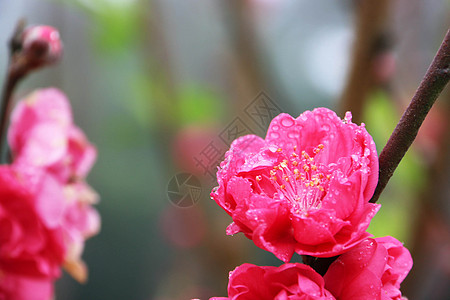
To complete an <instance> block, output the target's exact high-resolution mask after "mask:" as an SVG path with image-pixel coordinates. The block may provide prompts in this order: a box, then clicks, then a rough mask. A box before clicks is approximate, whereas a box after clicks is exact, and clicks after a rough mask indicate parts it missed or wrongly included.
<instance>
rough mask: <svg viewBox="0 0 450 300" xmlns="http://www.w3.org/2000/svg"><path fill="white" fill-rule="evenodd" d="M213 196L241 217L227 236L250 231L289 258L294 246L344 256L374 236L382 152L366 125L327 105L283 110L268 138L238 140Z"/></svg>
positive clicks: (297, 249) (257, 240) (313, 252)
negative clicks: (375, 196)
mask: <svg viewBox="0 0 450 300" xmlns="http://www.w3.org/2000/svg"><path fill="white" fill-rule="evenodd" d="M217 180H218V183H219V186H218V188H215V189H214V190H213V192H212V193H211V197H212V198H213V199H214V200H215V201H216V202H217V203H218V204H219V205H220V206H221V207H222V208H223V209H224V210H225V211H226V212H227V213H228V214H229V215H230V216H231V217H232V218H233V221H234V222H233V223H231V224H230V226H229V227H228V228H227V234H235V233H238V232H243V233H244V234H245V235H246V236H247V237H248V238H250V239H252V240H253V241H254V243H255V244H256V245H257V246H258V247H260V248H262V249H265V250H267V251H270V252H272V253H273V254H275V255H276V256H277V257H278V258H279V259H281V260H283V261H284V262H287V261H289V260H290V259H291V257H292V255H293V253H294V252H297V253H298V254H302V255H312V256H316V257H331V256H335V255H338V254H341V253H343V252H345V251H347V250H348V249H350V248H351V247H353V246H355V245H356V244H358V243H359V242H360V241H361V240H363V239H365V238H367V237H368V236H369V234H368V233H367V232H366V229H367V227H368V226H369V223H370V220H371V219H372V217H373V216H374V215H375V214H376V212H377V211H378V209H379V205H378V204H372V203H369V199H370V198H371V196H372V194H373V192H374V189H375V186H376V184H377V181H378V156H377V152H376V148H375V144H374V142H373V140H372V137H371V136H370V135H369V134H368V133H367V131H366V129H365V128H364V125H362V126H357V125H356V124H354V123H352V122H351V114H350V113H347V115H346V117H345V119H344V120H341V119H340V118H339V117H337V116H336V114H335V113H334V112H333V111H331V110H329V109H326V108H317V109H315V110H313V111H306V112H304V113H303V114H301V115H300V116H299V117H298V118H296V119H294V118H293V117H291V116H290V115H288V114H280V115H279V116H277V117H276V118H274V119H273V121H272V122H271V124H270V127H269V129H268V132H267V136H266V138H265V139H262V138H260V137H258V136H254V135H247V136H243V137H240V138H238V139H236V140H235V141H234V142H233V143H232V145H231V148H230V150H229V151H228V152H227V153H226V155H225V160H224V161H223V162H222V163H221V165H220V169H219V171H218V172H217Z"/></svg>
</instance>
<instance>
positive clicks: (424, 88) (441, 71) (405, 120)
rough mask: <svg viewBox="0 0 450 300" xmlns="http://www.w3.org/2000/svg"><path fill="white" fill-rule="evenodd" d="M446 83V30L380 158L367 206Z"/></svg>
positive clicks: (449, 57)
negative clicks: (373, 189)
mask: <svg viewBox="0 0 450 300" xmlns="http://www.w3.org/2000/svg"><path fill="white" fill-rule="evenodd" d="M449 80H450V30H449V31H447V34H446V35H445V38H444V40H443V42H442V44H441V46H440V47H439V50H438V52H437V53H436V56H435V57H434V59H433V62H432V63H431V65H430V67H429V68H428V70H427V72H426V74H425V76H424V78H423V79H422V82H421V83H420V85H419V87H418V89H417V90H416V93H415V94H414V96H413V98H412V100H411V103H410V104H409V106H408V108H407V109H406V111H405V113H404V114H403V116H402V118H401V119H400V121H399V123H398V124H397V127H395V129H394V132H393V133H392V135H391V137H390V138H389V140H388V142H387V144H386V146H385V147H384V149H383V151H382V152H381V154H380V158H379V164H380V173H379V179H378V185H377V187H376V189H375V193H374V195H373V196H372V199H371V200H370V202H372V203H375V202H376V201H377V200H378V198H379V197H380V194H381V192H382V191H383V190H384V188H385V187H386V185H387V183H388V181H389V179H390V178H391V176H392V174H393V173H394V171H395V169H396V168H397V166H398V164H399V163H400V161H401V160H402V158H403V156H404V155H405V153H406V151H407V150H408V148H409V147H410V146H411V144H412V142H413V141H414V139H415V138H416V136H417V132H418V131H419V128H420V126H421V125H422V122H423V121H424V119H425V117H426V116H427V114H428V112H429V111H430V109H431V107H432V106H433V104H434V102H435V101H436V99H437V97H438V96H439V94H440V93H441V92H442V90H443V89H444V87H445V86H446V85H447V83H448V81H449Z"/></svg>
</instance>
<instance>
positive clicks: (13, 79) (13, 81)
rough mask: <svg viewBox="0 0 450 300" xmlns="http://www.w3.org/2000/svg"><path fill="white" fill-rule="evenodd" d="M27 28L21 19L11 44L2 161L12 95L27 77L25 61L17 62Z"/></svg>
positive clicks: (0, 128)
mask: <svg viewBox="0 0 450 300" xmlns="http://www.w3.org/2000/svg"><path fill="white" fill-rule="evenodd" d="M24 28H25V20H24V19H21V20H20V21H19V22H18V23H17V26H16V29H15V30H14V34H13V35H12V37H11V39H10V42H9V53H10V63H9V66H8V72H7V74H6V82H5V85H4V86H3V91H2V97H1V102H2V104H1V108H0V160H1V158H2V153H3V148H4V141H5V140H6V138H5V132H6V127H7V123H8V116H9V111H10V106H11V100H12V93H13V91H14V88H15V87H16V85H17V83H18V82H19V81H20V80H21V79H22V78H23V77H24V76H25V74H26V72H27V70H26V69H25V66H24V64H23V63H22V62H23V60H19V61H18V62H17V59H15V58H16V53H17V52H20V50H21V47H22V44H21V42H20V37H21V35H22V32H23V29H24Z"/></svg>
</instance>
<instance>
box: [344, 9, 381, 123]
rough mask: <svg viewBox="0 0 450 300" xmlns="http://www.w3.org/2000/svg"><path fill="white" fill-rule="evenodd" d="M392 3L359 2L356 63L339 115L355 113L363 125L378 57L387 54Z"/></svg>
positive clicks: (350, 70)
mask: <svg viewBox="0 0 450 300" xmlns="http://www.w3.org/2000/svg"><path fill="white" fill-rule="evenodd" d="M389 4H390V1H389V0H380V1H371V0H361V1H357V3H356V6H357V7H356V13H357V15H356V24H355V26H356V33H355V41H354V45H353V53H352V61H351V63H350V69H349V73H348V78H347V81H346V85H345V87H344V90H343V92H342V96H341V100H340V107H339V113H340V115H344V114H345V112H346V111H351V112H352V114H353V122H355V123H361V121H362V120H361V118H362V114H363V111H364V103H365V102H366V99H367V96H368V95H369V93H370V92H371V91H372V90H373V88H374V87H375V85H376V80H375V78H374V73H373V62H374V58H375V57H376V56H377V55H378V54H379V53H380V51H383V50H384V49H383V47H384V45H383V44H384V40H385V39H386V18H387V15H388V11H389Z"/></svg>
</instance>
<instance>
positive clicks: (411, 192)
mask: <svg viewBox="0 0 450 300" xmlns="http://www.w3.org/2000/svg"><path fill="white" fill-rule="evenodd" d="M399 110H400V108H398V107H396V106H395V105H394V103H393V101H392V99H390V98H389V96H388V95H387V94H386V92H383V91H378V92H376V93H374V94H373V95H372V96H371V97H370V99H369V100H368V105H367V108H366V111H365V116H364V120H365V124H366V127H367V130H368V131H369V133H370V134H371V135H372V137H373V138H374V140H375V143H376V145H377V150H378V154H380V153H381V150H382V149H383V147H384V145H385V144H386V142H387V140H388V139H389V137H390V135H391V133H392V131H393V130H394V128H395V126H396V124H397V122H398V118H399V113H400V112H399ZM424 173H425V166H424V165H423V164H422V163H421V162H420V158H419V157H418V155H417V154H416V153H415V152H414V150H413V149H412V150H411V151H409V152H408V153H407V154H406V155H405V157H404V158H403V160H402V162H401V163H400V165H399V167H398V168H397V170H396V171H395V173H394V175H393V177H392V178H391V181H390V183H389V185H388V187H387V188H386V190H385V191H384V193H383V194H382V195H381V197H380V200H379V203H381V204H382V206H381V209H380V210H379V211H378V213H377V215H376V216H375V217H374V218H373V220H372V222H371V224H370V226H369V229H368V230H369V232H370V233H372V234H373V235H374V236H376V237H380V236H386V235H391V236H394V237H396V238H398V239H400V240H402V241H407V240H408V238H409V237H410V234H411V231H410V229H411V223H412V222H413V221H414V219H415V217H416V212H415V211H414V207H415V205H416V202H415V199H416V195H418V194H419V193H420V191H421V190H422V189H423V186H424V183H425V182H424V180H426V178H424V176H423V174H424Z"/></svg>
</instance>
